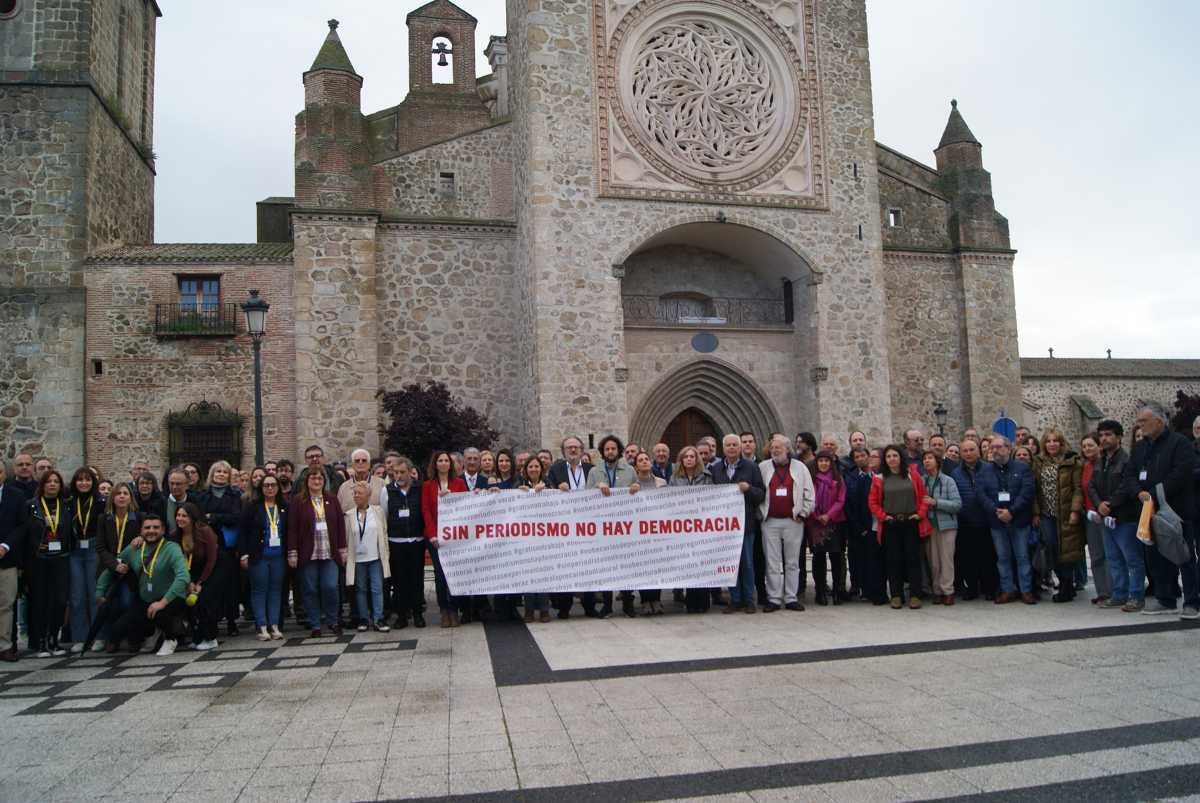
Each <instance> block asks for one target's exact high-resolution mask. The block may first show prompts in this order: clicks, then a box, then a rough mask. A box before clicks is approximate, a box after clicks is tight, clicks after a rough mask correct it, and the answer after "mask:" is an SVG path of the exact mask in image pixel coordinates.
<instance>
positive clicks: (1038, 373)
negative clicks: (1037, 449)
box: [1013, 357, 1200, 443]
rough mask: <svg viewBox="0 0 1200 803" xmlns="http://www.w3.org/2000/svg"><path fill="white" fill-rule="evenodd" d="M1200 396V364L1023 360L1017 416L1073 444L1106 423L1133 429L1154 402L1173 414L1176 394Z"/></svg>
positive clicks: (1192, 361)
mask: <svg viewBox="0 0 1200 803" xmlns="http://www.w3.org/2000/svg"><path fill="white" fill-rule="evenodd" d="M1180 390H1182V391H1184V392H1185V393H1188V394H1196V393H1200V360H1138V359H1128V360H1121V359H1117V360H1111V359H1099V360H1096V359H1063V358H1058V357H1055V358H1051V357H1025V358H1023V359H1022V360H1021V391H1022V394H1023V396H1024V404H1023V406H1022V408H1021V410H1020V414H1019V415H1016V416H1013V417H1014V418H1015V419H1016V420H1017V421H1019V422H1020V423H1022V424H1025V425H1026V426H1028V427H1029V428H1030V429H1032V430H1033V431H1034V432H1037V433H1040V432H1041V431H1042V430H1043V429H1044V428H1045V427H1048V426H1057V427H1060V428H1062V429H1063V432H1064V434H1065V435H1066V436H1067V438H1068V439H1069V440H1070V441H1071V442H1072V443H1075V442H1078V440H1079V438H1081V437H1082V436H1083V435H1084V433H1086V432H1088V431H1090V430H1092V429H1094V428H1095V426H1096V424H1097V423H1099V422H1100V420H1101V419H1104V418H1113V419H1116V420H1117V421H1120V422H1121V423H1122V424H1123V425H1124V427H1125V430H1126V432H1129V431H1130V430H1131V429H1132V427H1133V419H1134V416H1135V415H1136V414H1137V410H1138V407H1139V406H1140V405H1141V404H1143V403H1144V402H1148V401H1156V402H1159V403H1160V404H1162V405H1164V406H1165V407H1166V408H1167V410H1168V411H1169V412H1173V411H1174V406H1173V405H1174V403H1175V396H1176V393H1177V392H1178V391H1180Z"/></svg>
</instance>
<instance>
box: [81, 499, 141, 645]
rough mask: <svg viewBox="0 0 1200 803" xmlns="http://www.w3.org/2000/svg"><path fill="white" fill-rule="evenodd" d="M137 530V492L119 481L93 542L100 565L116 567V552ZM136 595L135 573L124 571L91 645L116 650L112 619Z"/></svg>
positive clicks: (133, 538)
mask: <svg viewBox="0 0 1200 803" xmlns="http://www.w3.org/2000/svg"><path fill="white" fill-rule="evenodd" d="M140 531H141V524H140V518H139V514H138V504H137V494H136V493H135V492H134V490H133V486H132V485H130V484H129V483H127V482H122V483H118V484H117V485H116V486H115V487H114V488H113V489H112V492H111V493H110V494H109V495H108V501H107V502H106V503H105V505H104V520H103V521H102V522H101V523H100V533H99V538H98V539H97V542H96V555H97V557H98V558H99V559H100V567H101V568H102V569H108V570H109V571H116V570H117V555H119V554H121V550H123V549H124V548H125V547H127V546H129V544H131V543H132V542H133V541H134V540H136V539H137V537H138V533H139V532H140ZM136 595H137V582H136V580H135V578H134V577H132V576H131V575H129V574H126V575H125V581H124V582H119V583H117V584H116V585H115V587H114V588H113V590H112V593H110V594H109V595H108V596H109V600H108V609H107V610H106V611H105V616H104V619H105V621H104V624H102V625H101V627H100V637H101V638H100V639H97V641H96V642H95V644H94V645H93V646H94V648H95V649H97V650H99V649H105V650H106V651H107V652H110V653H113V652H116V651H117V649H118V646H119V645H118V644H117V643H116V642H115V641H113V640H112V639H111V634H112V623H113V622H115V621H116V620H117V619H118V618H119V617H120V615H121V614H122V613H124V612H125V611H126V610H127V609H128V608H129V606H130V605H132V604H133V598H134V597H135V596H136Z"/></svg>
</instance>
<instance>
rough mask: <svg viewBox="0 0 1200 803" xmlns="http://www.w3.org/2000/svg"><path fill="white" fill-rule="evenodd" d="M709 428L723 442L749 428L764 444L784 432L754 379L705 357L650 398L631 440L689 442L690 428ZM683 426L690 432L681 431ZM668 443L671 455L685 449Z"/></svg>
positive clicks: (636, 419) (664, 383) (637, 417)
mask: <svg viewBox="0 0 1200 803" xmlns="http://www.w3.org/2000/svg"><path fill="white" fill-rule="evenodd" d="M704 424H707V425H710V426H711V427H712V428H713V429H714V430H715V431H714V432H713V433H712V434H713V435H714V436H715V437H716V438H717V440H718V441H719V440H720V439H721V436H722V435H725V434H727V433H730V432H742V431H746V430H748V431H750V432H753V433H755V435H757V436H758V439H759V441H760V442H762V441H763V440H764V439H765V438H766V437H767V435H768V434H770V433H772V432H777V431H779V430H780V429H781V427H780V418H779V414H778V413H777V412H776V410H775V407H774V405H772V404H771V402H770V400H769V399H768V398H767V396H766V394H765V393H763V391H762V389H761V388H760V387H759V386H758V385H757V384H756V383H755V382H754V381H753V380H752V379H750V378H749V377H748V376H746V375H745V374H743V373H742V372H741V371H739V370H738V369H737V368H735V367H734V366H732V365H729V364H727V363H724V362H720V361H719V360H713V359H701V360H695V361H693V362H690V363H688V364H686V365H683V366H681V367H679V368H677V369H676V370H675V371H674V372H672V373H671V374H669V375H668V376H667V377H666V378H665V379H663V380H662V382H660V383H659V384H658V386H657V387H655V388H654V389H653V390H651V391H650V393H649V394H647V396H646V399H645V400H644V401H643V402H642V404H641V407H640V408H639V409H638V411H637V414H636V415H635V416H634V417H633V426H632V427H630V437H631V439H632V440H633V441H634V442H636V443H640V444H643V446H645V444H653V443H657V442H658V441H659V440H663V439H665V438H668V437H672V436H673V437H676V438H679V437H684V436H685V435H686V437H688V438H690V437H692V433H691V432H690V429H691V428H695V429H696V430H697V431H699V429H700V428H701V427H702V425H704ZM684 427H687V428H689V431H688V432H686V433H685V432H682V431H679V430H681V429H683V428H684ZM705 434H709V433H706V432H705V433H700V434H699V435H697V436H696V439H699V437H701V436H703V435H705ZM666 442H667V443H668V445H670V446H671V453H672V454H676V453H677V451H678V448H679V447H680V446H683V445H685V444H684V443H680V444H678V445H676V444H671V441H670V440H666ZM687 442H690V443H695V442H696V441H695V440H690V441H687Z"/></svg>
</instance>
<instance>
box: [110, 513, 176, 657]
mask: <svg viewBox="0 0 1200 803" xmlns="http://www.w3.org/2000/svg"><path fill="white" fill-rule="evenodd" d="M140 535H141V537H140V539H137V540H138V541H140V543H133V544H130V545H128V546H126V547H125V548H124V549H122V550H121V551H120V552H119V553H117V568H116V569H115V570H109V569H105V570H104V572H103V573H102V574H101V575H100V581H99V583H98V584H97V586H96V602H97V603H98V604H100V605H103V604H105V603H106V602H107V596H108V594H109V593H110V589H112V588H113V585H114V583H117V582H120V578H121V577H122V576H123V575H126V574H132V575H133V576H134V577H136V578H137V585H138V593H137V596H135V597H134V599H133V604H132V605H130V606H129V608H127V609H126V610H125V611H124V612H123V613H122V614H121V615H120V616H119V617H117V619H116V621H114V622H113V624H112V633H111V636H110V640H111V641H115V642H117V643H120V642H122V641H124V642H127V643H128V644H130V645H131V647H132V645H138V644H141V643H142V642H143V641H144V640H145V639H146V638H147V637H148V636H149V635H150V634H151V633H153V632H154V631H155V630H157V631H158V632H159V633H161V634H162V646H161V648H160V649H159V650H158V653H157V654H158V655H160V656H166V655H171V654H172V653H174V652H175V648H176V646H178V644H179V638H180V637H181V636H184V635H186V634H187V632H188V616H187V606H186V604H185V602H184V600H185V598H186V597H187V588H188V582H189V580H190V577H189V575H188V567H187V561H186V560H185V559H184V557H183V550H182V549H181V548H180V546H179V544H176V543H175V542H174V541H168V540H167V538H166V527H165V526H164V524H163V520H162V518H161V517H160V516H159V515H158V514H157V513H148V514H146V515H145V516H143V517H142V528H141V534H140Z"/></svg>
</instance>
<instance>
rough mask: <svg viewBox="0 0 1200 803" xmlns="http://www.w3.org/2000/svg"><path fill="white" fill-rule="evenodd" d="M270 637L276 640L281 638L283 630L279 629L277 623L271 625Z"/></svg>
mask: <svg viewBox="0 0 1200 803" xmlns="http://www.w3.org/2000/svg"><path fill="white" fill-rule="evenodd" d="M271 638H273V639H277V640H278V639H281V638H283V631H282V630H280V629H279V625H271Z"/></svg>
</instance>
